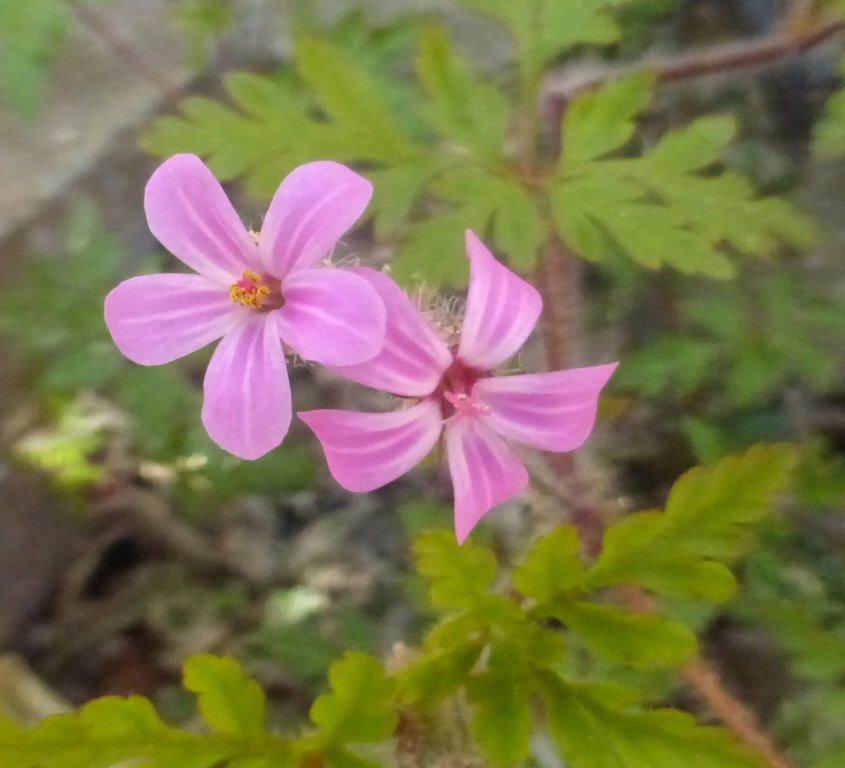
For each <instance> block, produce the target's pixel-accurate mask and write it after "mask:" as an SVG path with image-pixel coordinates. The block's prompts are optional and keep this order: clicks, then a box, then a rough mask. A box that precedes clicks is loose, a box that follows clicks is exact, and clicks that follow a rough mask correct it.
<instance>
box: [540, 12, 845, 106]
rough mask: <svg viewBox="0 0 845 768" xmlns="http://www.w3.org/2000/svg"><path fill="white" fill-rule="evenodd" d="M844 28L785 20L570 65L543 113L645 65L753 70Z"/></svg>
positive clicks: (547, 96) (667, 77)
mask: <svg viewBox="0 0 845 768" xmlns="http://www.w3.org/2000/svg"><path fill="white" fill-rule="evenodd" d="M843 31H845V19H829V20H826V21H823V22H820V23H818V25H816V26H812V27H810V28H806V29H798V30H794V29H792V25H789V24H787V25H783V26H782V27H781V28H780V29H778V30H777V31H776V32H774V33H772V34H771V35H767V36H766V37H758V38H754V39H752V40H740V41H737V42H730V43H724V44H721V45H713V46H708V47H706V48H698V49H694V50H692V51H690V52H689V53H684V54H680V55H678V56H651V57H645V58H643V59H640V60H638V61H635V62H633V63H625V64H619V65H615V66H593V67H586V68H585V67H583V66H582V67H578V66H573V67H569V68H565V69H562V70H560V71H558V72H553V73H551V74H550V75H549V76H548V77H547V78H546V81H545V84H544V87H543V90H542V93H541V95H540V100H541V103H542V106H543V109H542V111H543V114H545V115H546V116H553V115H554V114H555V113H556V112H558V111H559V110H560V108H561V106H562V105H565V104H566V103H567V102H569V101H570V100H571V99H572V97H573V96H576V95H577V94H578V93H581V92H582V91H585V90H590V89H592V88H596V87H598V86H600V85H601V84H602V83H606V82H608V81H610V80H616V79H617V78H619V77H623V76H624V75H629V74H632V73H634V72H641V71H643V70H649V71H651V72H654V74H655V76H656V77H657V80H658V82H661V83H669V82H673V81H676V80H688V79H691V78H695V77H703V76H705V75H714V74H719V73H726V72H727V73H730V72H738V71H747V70H752V71H753V70H757V69H764V68H767V67H771V66H774V65H777V64H780V63H782V62H783V61H784V60H786V59H790V58H793V57H795V56H799V55H801V54H802V53H806V52H807V51H809V50H810V49H811V48H815V47H816V46H818V45H820V44H822V43H824V42H826V41H827V40H829V39H830V38H832V37H833V36H835V35H837V34H839V33H840V32H843Z"/></svg>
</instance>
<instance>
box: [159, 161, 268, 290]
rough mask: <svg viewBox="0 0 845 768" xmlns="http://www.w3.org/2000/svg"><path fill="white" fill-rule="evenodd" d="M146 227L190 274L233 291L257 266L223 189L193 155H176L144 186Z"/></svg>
mask: <svg viewBox="0 0 845 768" xmlns="http://www.w3.org/2000/svg"><path fill="white" fill-rule="evenodd" d="M144 210H145V211H146V212H147V224H148V225H149V227H150V231H151V232H152V233H153V234H154V235H155V236H156V237H157V238H158V241H159V242H160V243H161V244H162V245H163V246H164V247H165V248H167V250H168V251H170V252H171V253H172V254H173V255H174V256H176V257H177V258H178V259H181V260H182V261H183V262H184V263H185V264H187V265H188V266H189V267H190V268H191V269H193V270H195V271H196V272H199V273H200V274H201V275H205V276H206V277H207V278H209V279H211V280H214V281H215V282H218V283H221V284H223V285H226V286H227V287H228V286H229V285H231V284H232V283H233V282H234V281H235V280H237V279H238V278H239V277H240V276H241V274H242V273H243V271H244V270H245V269H253V270H254V269H256V267H257V266H258V248H257V247H256V245H255V243H254V242H253V240H252V238H251V237H250V236H249V233H248V232H247V231H246V229H244V225H243V224H242V223H241V220H240V219H239V218H238V214H237V213H235V209H234V208H233V207H232V204H231V203H230V202H229V198H228V197H226V193H225V192H224V191H223V187H221V186H220V183H219V182H218V181H217V179H215V178H214V175H213V174H212V173H211V171H209V170H208V168H206V167H205V165H204V164H203V162H202V160H200V159H199V158H198V157H197V156H196V155H174V156H173V157H171V158H170V159H169V160H166V161H165V162H164V163H162V164H161V165H160V166H159V167H158V168H157V169H156V171H155V173H153V175H152V178H150V180H149V181H148V182H147V189H146V192H145V193H144Z"/></svg>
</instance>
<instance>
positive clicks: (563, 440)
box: [472, 363, 617, 451]
mask: <svg viewBox="0 0 845 768" xmlns="http://www.w3.org/2000/svg"><path fill="white" fill-rule="evenodd" d="M616 365H617V364H616V363H611V364H609V365H596V366H593V367H591V368H573V369H572V370H570V371H555V372H554V373H532V374H527V375H525V376H501V377H496V378H490V379H480V380H479V381H478V382H477V383H476V384H475V387H474V389H473V391H472V394H473V398H475V399H477V400H479V401H481V402H483V403H484V404H485V405H486V406H488V408H489V409H490V412H489V413H488V414H487V415H486V416H485V417H484V420H485V422H486V423H487V424H489V425H490V426H491V427H492V428H493V429H495V430H496V431H497V432H498V433H499V434H501V435H504V436H505V437H507V438H510V439H512V440H517V441H519V442H520V443H525V444H526V445H531V446H534V447H535V448H540V449H542V450H544V451H572V450H574V449H575V448H577V447H578V446H580V445H581V444H582V443H583V442H584V441H585V440H586V439H587V438H588V437H589V436H590V432H591V431H592V429H593V424H595V421H596V410H597V408H598V400H599V393H600V392H601V390H602V387H604V385H605V384H607V382H608V380H609V379H610V377H611V376H612V375H613V372H614V371H615V370H616Z"/></svg>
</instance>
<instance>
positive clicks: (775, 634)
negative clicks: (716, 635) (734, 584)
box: [729, 448, 845, 768]
mask: <svg viewBox="0 0 845 768" xmlns="http://www.w3.org/2000/svg"><path fill="white" fill-rule="evenodd" d="M795 474H796V477H795V485H796V488H795V497H796V498H795V502H794V503H793V505H791V506H790V507H787V508H786V509H785V510H784V512H783V514H781V515H779V516H778V517H776V518H775V519H772V520H770V521H768V522H767V523H766V524H765V525H764V526H763V529H762V541H761V544H760V546H759V547H758V548H756V549H755V551H754V552H752V553H751V554H750V555H749V556H748V558H747V559H746V562H745V565H744V568H743V571H744V584H743V591H742V593H741V594H740V595H739V596H738V599H737V600H735V601H734V602H732V603H731V605H730V606H729V612H730V615H731V617H732V618H733V620H735V621H739V622H741V623H742V624H746V625H748V624H750V625H753V626H754V627H758V628H762V629H763V630H764V631H765V632H766V633H767V634H768V637H769V639H770V642H771V643H772V645H773V646H775V647H776V648H777V649H778V651H779V654H781V655H785V656H786V657H788V659H789V671H790V676H791V678H792V679H793V680H794V681H795V682H796V684H795V685H794V690H793V692H792V693H791V695H790V696H789V697H788V698H787V699H786V700H785V701H784V702H783V703H782V705H781V711H780V713H779V715H778V718H777V721H776V723H775V728H776V735H777V736H779V737H780V738H781V739H782V740H783V742H784V743H787V744H789V745H790V751H791V752H792V753H793V755H794V757H795V759H796V761H797V762H799V764H800V765H806V766H809V767H810V768H823V767H824V768H832V766H834V765H836V763H837V760H840V759H841V757H842V755H843V754H845V728H843V723H845V720H843V714H845V709H843V707H845V686H843V681H845V610H844V609H843V605H845V604H843V600H842V595H843V594H845V557H843V553H842V551H841V549H840V548H838V547H837V546H836V543H835V542H831V541H830V526H831V524H833V525H835V524H836V521H837V520H838V518H839V517H840V514H841V512H840V510H841V508H842V505H843V503H845V472H844V471H843V467H842V462H841V461H838V460H837V459H835V458H834V459H831V457H830V455H829V454H828V453H827V452H826V451H825V450H823V449H820V448H815V449H811V450H805V451H804V452H803V453H802V456H801V458H800V463H799V465H798V469H797V471H796V473H795ZM781 655H779V656H778V658H777V659H776V660H775V661H774V662H768V663H776V664H781V663H782V661H781V658H782V656H781Z"/></svg>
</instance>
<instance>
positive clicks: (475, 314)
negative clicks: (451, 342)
mask: <svg viewBox="0 0 845 768" xmlns="http://www.w3.org/2000/svg"><path fill="white" fill-rule="evenodd" d="M466 246H467V254H468V255H469V259H470V277H469V295H468V296H467V305H466V314H465V316H464V325H463V330H462V331H461V343H460V345H459V347H458V357H460V359H461V360H463V362H465V363H466V364H467V365H469V366H471V367H473V368H477V369H479V370H483V371H487V370H490V369H491V368H495V367H496V366H497V365H501V364H502V363H504V362H505V360H507V359H508V358H510V357H512V356H513V355H514V353H516V352H517V350H519V349H520V347H522V345H523V344H524V343H525V340H526V339H527V338H528V336H529V335H530V334H531V331H532V330H534V326H535V325H536V323H537V318H539V317H540V311H541V310H542V308H543V301H542V299H541V298H540V294H539V293H538V291H537V289H536V288H534V286H532V285H530V284H529V283H527V282H525V280H523V279H522V278H520V277H517V276H516V275H515V274H514V273H513V272H511V271H510V270H509V269H508V268H507V267H505V266H504V265H502V264H500V263H499V262H498V261H496V259H495V258H494V257H493V254H492V253H490V251H489V250H487V247H486V246H485V245H484V243H482V242H481V240H479V239H478V237H477V236H476V235H475V233H474V232H472V231H471V230H467V233H466Z"/></svg>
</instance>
